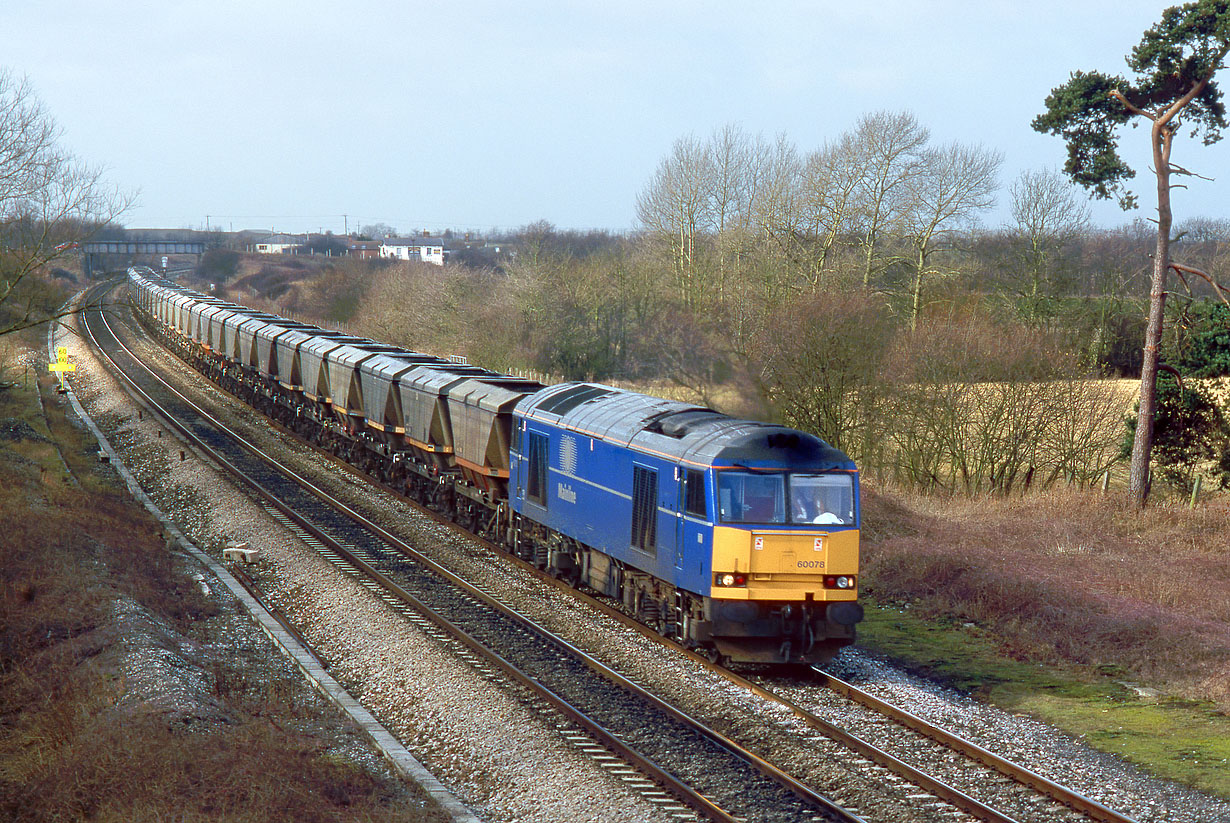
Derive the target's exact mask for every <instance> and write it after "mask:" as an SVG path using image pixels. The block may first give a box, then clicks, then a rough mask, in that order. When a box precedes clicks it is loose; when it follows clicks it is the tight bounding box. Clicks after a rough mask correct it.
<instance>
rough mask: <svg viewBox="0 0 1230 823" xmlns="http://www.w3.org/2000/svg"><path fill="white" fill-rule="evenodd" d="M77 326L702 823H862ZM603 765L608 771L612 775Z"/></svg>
mask: <svg viewBox="0 0 1230 823" xmlns="http://www.w3.org/2000/svg"><path fill="white" fill-rule="evenodd" d="M85 326H86V328H87V330H88V331H89V335H90V338H91V340H92V342H93V344H94V346H95V348H96V350H97V351H98V352H99V354H100V356H102V357H103V358H105V359H106V360H107V362H108V363H110V364H111V366H110V368H111V369H112V371H113V373H114V374H116V375H117V376H123V379H124V382H125V383H127V384H128V385H129V387H130V388H131V390H132V391H134V392H135V393H136V394H137V395H138V396H139V397H140V398H141V402H142V403H143V404H144V405H146V406H147V407H148V408H149V409H150V410H151V412H153V413H155V414H157V415H158V416H160V417H162V418H163V419H164V420H165V421H166V422H167V423H168V425H172V426H173V427H174V428H176V429H177V430H178V431H179V433H180V434H181V436H182V437H184V438H185V439H187V440H188V442H190V443H191V444H192V445H193V447H194V448H196V449H197V450H199V451H200V452H201V453H202V454H204V455H205V456H206V457H207V458H208V459H210V460H211V461H212V462H214V463H215V464H217V465H218V466H220V467H222V468H223V469H225V470H226V471H227V472H228V473H230V474H232V475H233V476H234V477H235V478H237V479H238V480H240V481H241V482H242V483H243V484H245V485H246V486H248V488H249V489H250V490H251V491H252V492H254V493H255V494H257V495H258V496H259V497H261V498H262V499H263V500H264V501H265V505H266V506H267V507H268V508H269V509H270V511H271V513H272V512H276V513H277V516H279V517H280V518H283V519H284V522H286V523H288V524H290V525H292V526H293V527H294V528H296V529H298V530H300V531H301V532H302V533H303V536H305V537H306V538H307V539H308V541H309V543H311V544H313V545H314V546H315V547H316V548H317V551H319V552H320V553H321V555H322V556H323V557H325V558H326V559H327V560H329V561H330V562H331V563H333V564H334V565H336V566H337V567H338V568H339V569H341V570H343V571H344V572H345V573H347V574H349V575H351V576H353V577H355V578H356V579H358V580H360V582H361V583H362V584H363V585H364V586H365V587H366V588H368V589H370V590H371V591H373V593H375V594H376V595H377V596H378V597H380V598H381V599H383V600H385V601H386V602H387V603H389V604H390V605H391V606H393V607H394V608H395V609H397V610H398V611H399V612H401V613H403V614H406V615H416V616H417V617H418V618H421V619H426V620H427V621H430V623H432V624H433V625H434V626H435V627H436V628H437V629H439V630H441V631H443V632H444V633H446V634H447V635H448V636H449V637H450V638H452V640H453V641H455V642H458V643H460V644H462V645H464V646H466V647H467V648H468V649H469V650H470V652H471V653H472V654H474V655H476V656H478V657H479V658H480V659H482V660H483V661H484V663H486V664H488V665H491V666H494V667H495V668H496V669H498V670H499V671H501V672H502V673H503V674H504V675H505V676H506V677H508V678H509V679H510V680H513V681H514V682H516V683H518V684H520V685H521V686H522V687H524V688H526V689H529V690H530V691H531V692H532V693H533V694H534V695H535V697H536V698H537V699H539V700H541V701H543V702H545V703H546V704H548V705H550V706H551V707H552V708H553V709H554V710H556V711H557V712H559V713H560V714H561V715H563V716H565V717H567V718H568V719H569V720H570V721H571V722H573V723H575V724H576V725H577V726H579V727H581V728H582V729H584V730H585V731H586V732H587V733H588V734H590V735H592V736H593V738H594V739H595V741H597V742H598V743H600V744H601V745H602V746H603V747H605V748H606V749H607V750H609V752H610V753H611V754H612V755H613V756H614V757H618V758H622V759H623V760H624V761H626V762H627V763H631V764H632V765H634V766H635V767H636V768H637V769H638V770H640V771H641V772H642V773H644V774H645V775H647V776H648V777H650V778H651V779H652V780H653V781H655V782H656V783H657V784H659V785H660V786H662V787H663V788H664V789H665V790H666V791H667V792H669V793H670V794H671V795H673V796H674V797H675V798H677V799H678V800H679V801H681V802H682V803H684V804H685V805H686V806H687V807H689V808H691V809H693V810H694V811H695V812H696V813H698V814H699V815H701V816H702V817H704V818H706V819H710V820H720V821H735V820H756V819H773V820H783V821H790V820H798V821H814V820H833V821H851V823H853V822H854V821H859V820H861V818H859V817H858V816H857V815H856V814H854V813H852V812H850V811H849V810H847V809H844V808H842V807H841V806H840V805H838V804H836V803H833V802H831V801H829V800H828V799H827V798H825V797H824V796H823V795H821V794H819V793H818V792H815V791H814V790H812V789H810V788H809V787H807V786H806V785H804V784H802V783H801V782H799V781H797V780H795V779H794V778H792V777H790V776H789V775H787V774H785V773H784V772H782V771H781V770H779V769H777V768H776V767H774V766H773V765H772V764H771V763H768V762H767V761H765V760H763V759H761V758H759V757H757V756H756V755H755V754H753V753H751V752H749V751H747V750H745V749H743V748H742V747H741V746H739V745H738V744H737V743H735V742H734V741H732V740H730V739H728V738H726V737H724V736H723V735H722V734H721V733H720V732H718V731H716V730H714V729H712V728H710V727H708V726H706V725H705V724H704V723H702V722H700V721H698V720H696V719H694V718H692V717H690V716H688V715H687V714H686V713H684V712H682V711H680V710H678V709H677V708H675V707H673V706H671V705H669V704H667V703H666V702H664V701H662V700H660V699H658V698H657V697H655V696H654V695H652V694H650V693H649V692H648V691H646V690H645V689H643V688H641V687H640V686H638V685H636V684H635V683H633V682H631V681H629V680H627V679H626V678H624V677H622V676H621V675H619V674H618V673H616V672H614V671H613V670H611V669H609V668H608V667H606V666H605V665H604V664H602V663H601V661H599V660H597V659H596V658H594V657H592V656H590V655H587V654H585V653H584V652H582V651H581V650H580V649H577V648H576V647H575V646H572V645H571V644H569V643H567V642H566V641H564V640H562V639H561V638H559V637H558V636H556V635H555V634H553V633H551V632H549V631H547V630H546V629H544V628H543V627H541V626H539V625H537V624H536V623H534V622H533V621H532V620H530V619H528V618H526V617H524V616H522V615H520V614H518V613H516V612H515V611H513V610H511V609H509V608H508V607H506V606H504V605H503V604H501V603H500V602H499V601H498V600H496V599H495V598H494V597H493V596H492V595H491V594H490V593H488V592H486V591H483V590H481V589H478V588H476V587H474V586H472V585H471V584H469V583H468V582H467V581H464V580H462V579H460V578H459V577H457V576H456V575H454V574H453V573H451V572H450V571H448V570H447V569H445V568H443V567H442V566H439V565H438V564H436V563H435V562H434V561H432V560H431V559H430V558H427V557H426V556H424V555H422V554H421V553H419V552H418V551H417V550H416V549H414V548H413V547H411V546H409V545H407V544H405V543H404V542H402V541H401V540H399V539H398V538H397V537H396V536H395V535H393V534H391V533H389V532H387V531H386V530H385V529H383V528H382V527H380V526H379V525H378V524H376V523H374V522H372V521H370V520H368V519H367V518H365V517H363V515H361V514H360V513H359V512H357V511H355V510H354V509H352V508H350V507H348V506H346V505H345V504H344V503H342V502H341V501H338V500H335V499H334V498H332V497H331V496H329V495H328V494H327V493H326V492H325V491H323V490H322V489H321V488H319V487H317V486H315V485H314V484H312V483H311V482H310V481H309V480H308V479H306V478H303V477H299V476H296V475H293V474H291V473H289V472H287V471H286V470H285V469H284V468H283V467H281V466H279V465H277V464H276V463H275V462H274V461H272V460H270V459H269V458H267V457H265V456H264V455H263V454H262V453H261V452H260V451H259V450H258V449H256V448H254V447H252V446H250V445H249V444H247V443H245V442H243V439H242V438H240V437H239V436H238V435H236V434H234V433H233V432H231V431H230V430H229V429H228V428H227V427H226V426H225V425H224V424H223V423H222V422H221V421H219V420H218V419H217V418H215V417H213V416H212V415H211V414H210V413H209V412H207V411H206V410H204V409H202V408H201V407H199V406H197V405H196V404H195V403H193V402H192V401H191V400H190V399H189V398H187V397H186V396H184V395H182V394H180V393H178V392H177V391H176V390H175V389H174V388H173V387H171V386H170V385H168V384H166V383H164V382H161V381H160V380H159V379H157V377H156V375H155V374H154V373H153V372H152V371H148V370H147V371H144V372H143V373H142V372H141V371H140V369H141V368H143V367H142V366H141V364H140V362H139V359H138V358H137V357H136V356H135V355H134V354H133V353H132V352H131V351H129V350H128V349H127V348H126V347H125V346H124V345H123V343H122V342H121V340H120V338H119V335H118V334H116V333H115V332H114V330H113V329H111V327H110V325H109V323H108V321H107V319H106V317H105V315H104V314H103V313H101V312H99V313H95V314H92V315H88V316H87V317H86V318H85ZM137 375H140V376H137ZM322 503H323V504H325V505H323V506H322ZM308 511H310V512H311V516H310V517H309V516H308V515H306V514H304V512H308ZM614 757H612V758H611V759H610V760H609V761H607V762H610V763H611V764H612V765H611V768H619V767H620V766H621V765H622V764H620V763H619V761H617V760H615V759H614ZM643 794H645V795H647V796H652V793H651V792H643ZM663 802H667V798H666V797H665V795H663ZM765 810H772V813H771V816H770V817H765Z"/></svg>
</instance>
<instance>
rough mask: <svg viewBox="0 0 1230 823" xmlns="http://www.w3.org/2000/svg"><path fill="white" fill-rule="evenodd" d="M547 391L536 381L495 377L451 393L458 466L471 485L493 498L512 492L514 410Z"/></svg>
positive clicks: (471, 382) (456, 386) (459, 386)
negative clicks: (524, 400)
mask: <svg viewBox="0 0 1230 823" xmlns="http://www.w3.org/2000/svg"><path fill="white" fill-rule="evenodd" d="M543 388H544V387H543V385H542V384H541V383H539V382H537V381H536V380H528V379H526V378H522V377H508V376H506V375H491V376H487V377H476V378H471V379H469V380H463V381H462V382H460V383H457V384H454V385H453V386H451V387H450V388H449V389H448V396H447V401H448V411H449V417H450V419H451V421H452V428H453V449H454V457H455V459H456V461H457V465H458V467H460V468H461V471H462V473H463V474H464V475H465V477H466V479H467V480H468V481H470V482H471V483H473V484H474V485H475V486H477V487H479V488H481V489H482V490H483V491H484V492H487V493H488V494H490V495H492V496H493V497H494V496H497V495H499V496H502V495H505V494H506V492H507V488H508V467H509V464H508V452H509V447H510V446H511V440H512V412H513V407H515V406H516V405H517V403H518V402H519V401H520V400H521V399H522V398H523V397H525V396H526V395H527V394H532V393H533V392H537V391H541V390H542V389H543Z"/></svg>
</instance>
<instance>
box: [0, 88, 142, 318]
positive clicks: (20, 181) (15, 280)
mask: <svg viewBox="0 0 1230 823" xmlns="http://www.w3.org/2000/svg"><path fill="white" fill-rule="evenodd" d="M60 138H61V130H60V128H59V127H58V126H57V125H56V123H55V120H54V119H53V118H52V117H51V115H50V114H49V113H48V112H47V110H46V109H45V108H44V106H43V104H42V102H41V101H40V100H39V99H38V96H37V95H36V94H35V92H34V89H33V87H32V86H31V84H30V82H29V80H28V79H27V78H25V77H18V76H16V75H14V74H13V73H12V72H11V71H9V70H8V69H0V334H4V333H8V332H12V331H17V330H19V329H24V328H28V327H30V326H34V325H38V324H39V323H42V322H45V321H46V320H48V319H49V318H51V317H53V316H54V307H53V306H50V305H48V304H47V300H46V296H47V293H48V289H46V288H41V287H39V285H38V283H37V282H36V281H37V278H36V275H37V274H38V273H39V272H40V271H41V270H42V269H43V267H45V266H46V265H47V264H49V263H51V262H53V261H55V260H57V259H59V258H62V257H65V256H67V255H69V254H72V253H73V250H74V248H75V247H76V245H77V244H79V243H81V242H82V241H83V240H85V239H87V238H88V237H89V236H90V235H91V233H92V232H94V231H96V230H97V229H98V228H99V227H100V226H103V225H105V224H107V223H109V222H110V221H112V220H113V219H115V218H116V217H118V216H119V215H120V214H122V213H123V212H124V211H125V210H127V208H128V207H129V206H130V205H131V203H132V197H131V196H130V195H125V194H122V193H121V192H119V191H118V190H117V189H115V188H112V187H110V186H108V185H107V184H105V183H104V181H103V173H102V170H101V169H99V168H97V167H93V166H89V165H87V164H85V163H83V162H82V161H80V160H78V159H77V158H76V157H74V156H73V155H72V154H71V153H69V152H68V151H66V150H64V149H63V148H62V147H61V146H60Z"/></svg>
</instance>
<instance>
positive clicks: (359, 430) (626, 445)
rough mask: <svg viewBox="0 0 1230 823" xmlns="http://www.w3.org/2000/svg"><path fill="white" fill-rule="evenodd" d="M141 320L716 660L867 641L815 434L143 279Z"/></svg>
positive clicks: (326, 440) (853, 547) (197, 361)
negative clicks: (860, 637) (427, 351)
mask: <svg viewBox="0 0 1230 823" xmlns="http://www.w3.org/2000/svg"><path fill="white" fill-rule="evenodd" d="M129 284H130V287H131V293H132V295H133V304H134V306H135V307H136V308H137V309H138V311H139V312H140V313H141V314H142V315H143V316H144V317H145V318H147V319H148V320H150V321H151V326H152V327H153V328H154V329H155V330H156V331H157V332H158V333H160V335H161V336H162V338H163V339H164V341H165V342H166V343H167V344H168V345H170V346H171V347H172V349H173V350H175V351H176V352H177V353H179V354H180V355H181V356H183V357H184V358H185V359H186V360H188V362H190V363H192V364H193V365H195V366H196V367H198V368H200V369H201V370H202V371H204V372H205V373H206V374H208V375H209V376H211V377H213V378H214V379H215V380H217V381H218V382H219V383H220V384H221V385H222V386H223V387H224V388H227V389H228V390H230V391H231V392H232V393H234V394H236V395H237V396H239V397H241V398H242V399H244V400H245V401H247V402H249V403H251V404H252V405H253V406H255V407H256V408H257V409H259V410H261V411H263V412H264V413H266V414H268V415H269V416H270V417H272V418H273V419H275V420H277V421H278V422H280V423H282V424H283V425H286V426H287V427H289V428H291V429H293V430H294V431H296V432H297V433H299V434H300V435H302V436H304V437H305V438H307V439H308V440H310V441H311V442H313V443H315V444H317V445H318V446H320V447H322V448H326V449H328V450H329V451H332V452H333V453H334V454H336V455H338V456H339V457H342V458H343V459H346V460H347V461H349V462H351V463H352V464H353V465H355V466H356V467H358V468H360V469H362V470H363V471H365V472H367V473H369V474H371V475H372V476H373V477H375V478H377V479H379V480H381V481H382V482H385V483H388V484H390V485H393V486H394V487H396V488H398V489H399V490H401V491H403V492H404V493H406V494H407V495H408V496H410V497H412V498H414V499H416V500H417V501H418V502H420V503H422V504H423V505H425V506H427V507H429V508H432V509H433V510H435V511H438V512H441V513H443V514H446V515H447V516H449V517H450V518H452V519H453V520H455V521H456V522H458V523H460V524H462V525H464V526H466V527H467V528H469V529H471V530H472V531H474V532H475V533H477V534H479V535H481V536H483V537H486V538H488V539H490V540H492V541H494V542H496V543H498V544H500V545H501V546H502V547H504V548H505V549H507V550H509V551H510V552H513V553H515V554H516V555H518V556H520V557H522V558H524V559H526V560H529V561H530V562H532V563H534V564H535V565H536V566H538V567H539V568H542V569H545V570H548V571H550V572H552V573H553V574H555V575H557V576H559V577H561V578H563V579H566V580H568V581H569V582H571V583H573V584H574V585H586V586H588V587H590V588H592V589H593V590H595V591H597V592H599V593H601V594H604V595H607V596H609V597H612V598H615V599H616V600H618V601H619V602H620V603H622V605H623V607H624V608H625V610H627V611H629V612H631V613H633V614H635V615H636V616H637V618H638V619H640V620H641V621H642V622H643V623H645V624H647V625H649V626H652V627H653V628H655V629H657V630H658V631H659V632H661V633H662V634H664V635H667V636H671V637H673V638H675V639H676V640H678V641H679V642H680V643H681V644H682V645H684V646H686V647H688V648H691V649H695V650H697V651H700V652H702V653H705V654H707V655H708V656H709V657H710V658H712V659H722V660H729V661H732V662H736V663H747V662H760V663H814V662H823V661H825V660H827V659H829V658H831V657H832V656H833V654H835V653H836V651H837V650H838V649H840V648H841V647H842V646H845V645H848V644H849V643H851V642H853V640H854V634H855V625H856V624H857V623H858V622H859V621H860V620H861V619H862V607H861V606H860V605H859V604H858V602H857V598H858V536H859V486H858V472H857V469H856V467H855V466H854V464H853V462H852V461H851V460H850V459H849V458H848V457H847V456H846V455H845V454H843V453H842V452H841V451H839V450H837V449H835V448H833V447H832V446H830V445H828V444H827V443H825V442H824V441H822V440H820V439H818V438H816V437H813V436H811V435H809V434H806V433H803V432H799V431H795V430H792V429H789V428H785V427H783V426H777V425H770V424H765V423H758V422H753V421H747V420H738V419H734V418H731V417H728V416H726V415H724V414H720V413H718V412H715V411H713V410H711V409H707V408H700V407H697V406H692V405H688V404H685V403H680V402H676V401H671V400H664V399H661V398H656V397H650V396H647V395H643V394H639V393H636V392H630V391H625V390H621V389H617V388H613V387H610V386H604V385H600V384H595V383H563V384H558V385H553V386H545V387H544V386H542V385H541V384H538V383H534V382H533V381H528V380H525V379H523V378H517V377H510V376H508V375H502V374H497V373H495V372H490V371H487V370H485V369H481V368H477V367H474V366H469V365H465V364H458V363H455V362H451V361H449V360H445V359H442V358H438V357H434V356H431V355H424V354H420V353H416V352H408V351H404V350H402V349H399V348H396V347H392V346H385V345H383V344H379V343H376V342H375V341H371V340H366V339H364V338H357V337H351V336H348V335H341V334H339V333H337V332H330V331H326V330H322V329H318V328H316V327H313V326H309V325H305V324H302V323H296V322H293V321H289V320H284V319H282V318H278V317H276V316H273V315H269V314H264V313H260V312H256V311H253V310H250V309H247V308H245V307H243V306H238V305H236V304H232V303H226V302H225V301H220V300H217V299H216V298H212V297H206V296H204V295H201V294H197V293H196V292H192V291H190V290H187V289H185V288H183V287H181V286H178V285H176V284H174V283H171V282H169V281H166V280H164V279H162V278H159V277H158V276H156V275H155V274H154V273H153V272H152V271H150V270H149V269H137V268H134V269H130V270H129Z"/></svg>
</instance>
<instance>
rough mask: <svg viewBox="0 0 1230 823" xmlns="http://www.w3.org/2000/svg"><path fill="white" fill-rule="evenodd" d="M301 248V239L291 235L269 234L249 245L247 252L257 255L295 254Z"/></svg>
mask: <svg viewBox="0 0 1230 823" xmlns="http://www.w3.org/2000/svg"><path fill="white" fill-rule="evenodd" d="M302 247H303V238H302V237H296V236H295V235H293V234H271V235H269V236H268V237H267V238H265V239H264V240H261V241H259V242H256V243H252V244H251V245H249V247H248V250H249V251H254V252H256V253H257V254H297V253H298V250H299V249H300V248H302Z"/></svg>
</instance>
